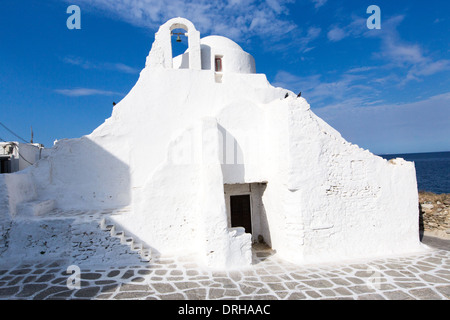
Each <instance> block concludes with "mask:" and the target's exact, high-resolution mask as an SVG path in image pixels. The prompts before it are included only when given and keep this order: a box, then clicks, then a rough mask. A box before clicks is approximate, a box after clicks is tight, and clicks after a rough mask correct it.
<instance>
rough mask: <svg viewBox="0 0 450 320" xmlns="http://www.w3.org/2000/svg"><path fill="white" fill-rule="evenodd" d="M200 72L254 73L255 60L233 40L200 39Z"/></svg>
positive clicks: (217, 37)
mask: <svg viewBox="0 0 450 320" xmlns="http://www.w3.org/2000/svg"><path fill="white" fill-rule="evenodd" d="M200 48H201V57H202V58H201V60H202V70H213V71H215V72H219V73H224V74H225V73H256V68H255V59H254V58H253V57H252V56H251V55H250V54H248V53H247V52H245V51H244V50H242V48H241V47H240V46H239V45H238V44H237V43H236V42H234V41H233V40H230V39H228V38H226V37H222V36H208V37H205V38H202V39H200Z"/></svg>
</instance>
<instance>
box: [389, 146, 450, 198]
mask: <svg viewBox="0 0 450 320" xmlns="http://www.w3.org/2000/svg"><path fill="white" fill-rule="evenodd" d="M380 157H383V158H384V159H387V160H389V159H392V158H397V157H398V158H403V159H405V160H407V161H414V163H415V165H416V175H417V187H418V189H419V191H429V192H434V193H450V151H449V152H428V153H407V154H387V155H380Z"/></svg>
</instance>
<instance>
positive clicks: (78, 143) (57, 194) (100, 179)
mask: <svg viewBox="0 0 450 320" xmlns="http://www.w3.org/2000/svg"><path fill="white" fill-rule="evenodd" d="M102 142H103V143H104V144H105V145H106V148H105V147H103V146H101V145H100V144H98V143H96V142H95V141H93V140H91V139H90V138H88V137H82V138H78V139H70V140H62V141H59V142H58V143H57V145H56V146H55V147H54V148H53V149H52V150H51V152H50V155H49V156H48V157H47V158H45V159H43V160H41V161H39V162H38V163H37V165H35V166H36V168H35V170H34V171H33V175H34V177H35V179H36V181H37V187H38V189H39V191H38V192H39V197H40V198H47V199H54V200H56V201H57V207H58V208H61V209H106V208H119V207H124V206H127V205H129V204H130V201H131V194H130V193H131V177H130V169H129V166H128V164H126V163H125V162H124V161H122V160H121V159H119V158H118V157H117V156H116V155H114V154H112V153H111V152H110V151H108V150H107V147H108V145H110V146H111V147H110V149H113V148H116V149H113V150H114V152H115V153H120V152H121V150H117V147H115V146H118V145H120V141H114V142H113V141H111V142H109V141H107V140H105V141H102ZM45 171H46V172H45Z"/></svg>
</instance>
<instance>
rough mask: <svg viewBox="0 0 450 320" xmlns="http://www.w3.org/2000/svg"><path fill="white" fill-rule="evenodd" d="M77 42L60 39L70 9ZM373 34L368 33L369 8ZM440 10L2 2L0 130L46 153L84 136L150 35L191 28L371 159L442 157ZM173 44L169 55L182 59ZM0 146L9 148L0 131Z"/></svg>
mask: <svg viewBox="0 0 450 320" xmlns="http://www.w3.org/2000/svg"><path fill="white" fill-rule="evenodd" d="M72 4H75V5H78V6H79V7H80V9H81V30H69V29H68V28H67V26H66V20H67V18H68V17H69V16H70V14H67V13H66V9H67V7H68V6H69V5H72ZM372 4H375V5H378V6H379V7H380V9H381V29H379V30H377V29H368V28H367V25H366V21H367V19H368V18H369V16H370V14H367V13H366V10H367V7H368V6H369V5H372ZM448 12H450V2H448V1H438V0H429V1H427V2H425V1H419V0H397V1H388V0H370V1H365V0H357V1H356V0H354V1H350V0H299V1H289V0H286V1H283V0H267V1H253V0H242V1H240V0H229V1H221V2H211V1H181V0H175V1H162V0H115V1H112V0H73V1H65V0H47V1H32V0H2V1H1V2H0V99H1V100H0V111H1V116H0V122H2V123H4V124H5V125H7V126H8V127H9V128H10V129H12V130H14V131H15V132H16V133H17V134H19V135H20V136H22V137H25V138H28V137H29V136H30V126H32V127H33V131H34V140H35V142H40V143H43V144H44V145H45V146H46V147H51V146H52V144H53V141H54V140H55V139H62V138H76V137H80V136H82V135H85V134H89V133H90V132H92V131H93V130H94V129H95V128H96V127H97V126H98V125H100V124H101V123H103V121H104V120H105V119H106V118H108V117H109V116H110V115H111V111H112V107H113V106H112V102H113V101H115V102H119V101H120V100H121V99H122V98H123V97H124V96H125V95H126V94H127V93H128V92H129V91H130V90H131V88H132V87H133V85H134V84H135V83H136V81H137V79H138V77H139V72H140V70H141V69H142V68H143V67H144V64H145V58H146V56H147V54H148V52H149V50H150V48H151V44H152V42H153V39H154V33H155V32H156V31H157V28H158V27H159V26H160V25H161V24H163V23H164V22H166V21H167V20H168V19H170V18H173V17H176V16H182V17H185V18H188V19H189V20H191V21H192V22H193V23H194V24H195V26H196V28H197V29H198V30H199V31H200V32H201V36H202V37H204V36H208V35H211V34H218V35H223V36H227V37H229V38H231V39H232V40H234V41H236V42H237V43H238V44H239V45H241V47H242V48H243V49H244V50H245V51H247V52H249V53H251V54H252V55H253V56H254V57H255V60H256V68H257V72H258V73H264V74H266V75H267V78H268V80H269V81H270V83H272V84H273V85H275V86H281V87H284V88H287V89H290V90H293V91H295V92H299V91H302V96H303V97H305V98H306V99H307V100H308V102H309V103H310V104H311V107H312V110H313V111H314V112H315V113H316V114H317V115H319V116H320V117H322V118H323V119H324V120H325V121H327V122H328V123H329V124H330V125H331V126H333V127H334V128H335V129H337V130H338V131H339V132H341V134H342V135H343V137H344V138H346V139H347V140H348V141H350V142H353V143H355V144H358V145H359V146H361V147H363V148H367V149H369V150H370V151H371V152H374V153H376V154H383V153H411V152H431V151H448V150H450V138H449V137H450V16H449V14H448ZM183 45H184V46H185V44H182V45H180V46H179V48H177V49H176V50H174V51H178V52H182V51H184V50H185V47H183ZM0 138H2V139H5V140H16V139H15V137H14V136H12V135H11V134H10V133H9V132H8V131H6V130H5V129H4V128H2V127H0Z"/></svg>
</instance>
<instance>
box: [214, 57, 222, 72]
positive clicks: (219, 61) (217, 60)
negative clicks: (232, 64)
mask: <svg viewBox="0 0 450 320" xmlns="http://www.w3.org/2000/svg"><path fill="white" fill-rule="evenodd" d="M215 64H216V72H222V57H219V56H216V58H215Z"/></svg>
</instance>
